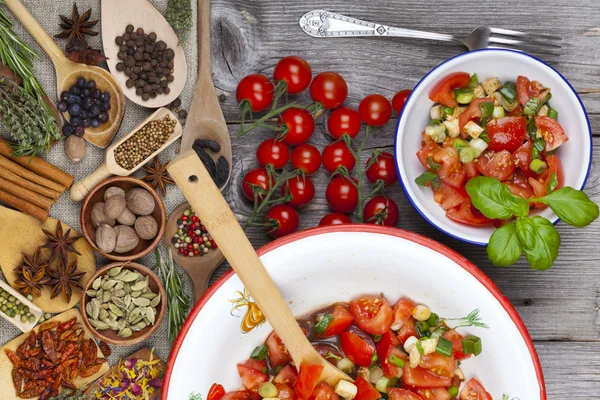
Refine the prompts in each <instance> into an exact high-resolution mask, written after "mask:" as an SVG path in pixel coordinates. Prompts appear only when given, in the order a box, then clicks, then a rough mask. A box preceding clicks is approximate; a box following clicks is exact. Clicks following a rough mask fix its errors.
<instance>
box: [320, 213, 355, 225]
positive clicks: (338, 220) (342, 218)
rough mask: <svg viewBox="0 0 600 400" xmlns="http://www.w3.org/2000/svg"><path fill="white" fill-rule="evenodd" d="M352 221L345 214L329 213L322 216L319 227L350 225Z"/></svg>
mask: <svg viewBox="0 0 600 400" xmlns="http://www.w3.org/2000/svg"><path fill="white" fill-rule="evenodd" d="M351 223H352V220H351V219H350V217H348V216H347V215H346V214H340V213H335V212H334V213H330V214H327V215H326V216H324V217H323V218H322V219H321V222H319V226H329V225H344V224H351Z"/></svg>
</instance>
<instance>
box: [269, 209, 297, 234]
mask: <svg viewBox="0 0 600 400" xmlns="http://www.w3.org/2000/svg"><path fill="white" fill-rule="evenodd" d="M265 222H266V223H269V222H274V223H275V224H276V225H275V227H274V228H272V227H271V228H267V229H268V233H269V236H271V237H272V238H275V239H277V238H280V237H282V236H285V235H289V234H290V233H292V232H295V231H296V229H298V225H300V218H299V217H298V211H296V209H295V208H293V207H291V206H288V205H287V204H275V205H274V206H273V207H272V208H271V209H270V210H269V211H267V214H266V215H265Z"/></svg>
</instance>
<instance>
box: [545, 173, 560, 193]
mask: <svg viewBox="0 0 600 400" xmlns="http://www.w3.org/2000/svg"><path fill="white" fill-rule="evenodd" d="M557 186H558V178H557V177H556V174H555V173H553V174H552V175H550V181H549V182H548V187H547V188H546V194H547V195H548V194H550V193H552V192H554V189H556V187H557Z"/></svg>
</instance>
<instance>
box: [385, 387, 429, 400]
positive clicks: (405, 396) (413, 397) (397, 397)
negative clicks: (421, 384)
mask: <svg viewBox="0 0 600 400" xmlns="http://www.w3.org/2000/svg"><path fill="white" fill-rule="evenodd" d="M388 396H389V398H390V400H423V399H422V398H421V396H419V395H418V394H416V393H413V392H411V391H408V390H406V389H398V388H391V389H388Z"/></svg>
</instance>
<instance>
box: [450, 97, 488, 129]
mask: <svg viewBox="0 0 600 400" xmlns="http://www.w3.org/2000/svg"><path fill="white" fill-rule="evenodd" d="M493 102H494V100H492V99H490V98H489V97H486V98H482V99H473V101H471V104H469V107H468V108H467V109H466V110H465V111H463V112H462V113H460V115H459V116H458V127H459V128H460V135H461V136H462V137H463V138H464V137H467V134H466V133H465V132H464V131H463V128H464V127H465V125H466V124H468V123H469V121H473V120H475V121H477V122H479V119H480V118H481V110H480V109H479V105H480V104H481V103H493Z"/></svg>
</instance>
